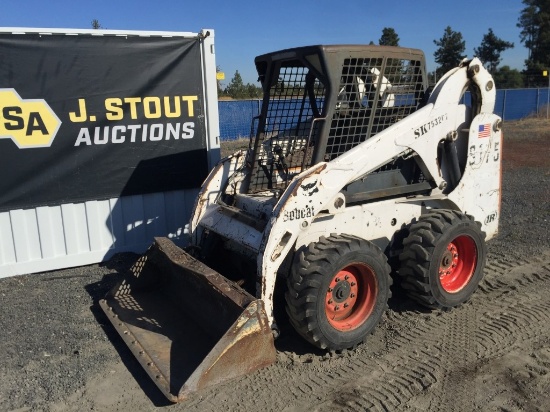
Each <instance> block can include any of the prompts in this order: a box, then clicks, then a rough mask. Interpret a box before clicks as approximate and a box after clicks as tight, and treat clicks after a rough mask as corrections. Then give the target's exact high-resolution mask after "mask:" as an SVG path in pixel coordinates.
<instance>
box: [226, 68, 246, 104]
mask: <svg viewBox="0 0 550 412" xmlns="http://www.w3.org/2000/svg"><path fill="white" fill-rule="evenodd" d="M225 94H227V95H228V96H230V97H232V98H233V99H244V98H245V97H247V96H246V87H245V85H244V83H243V78H242V77H241V74H240V73H239V71H238V70H237V71H235V75H234V76H233V78H232V79H231V81H230V82H229V84H228V85H227V87H226V88H225Z"/></svg>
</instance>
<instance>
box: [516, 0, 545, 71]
mask: <svg viewBox="0 0 550 412" xmlns="http://www.w3.org/2000/svg"><path fill="white" fill-rule="evenodd" d="M522 2H523V4H524V5H525V8H524V9H523V10H522V11H521V14H520V16H519V19H518V23H517V26H518V27H519V28H521V33H520V40H521V42H522V43H523V44H524V45H525V47H526V48H527V49H528V50H529V56H528V58H527V60H526V61H525V66H526V68H527V71H528V72H530V73H538V72H540V73H542V70H543V69H546V70H547V69H549V68H550V53H549V52H548V51H549V50H550V0H522Z"/></svg>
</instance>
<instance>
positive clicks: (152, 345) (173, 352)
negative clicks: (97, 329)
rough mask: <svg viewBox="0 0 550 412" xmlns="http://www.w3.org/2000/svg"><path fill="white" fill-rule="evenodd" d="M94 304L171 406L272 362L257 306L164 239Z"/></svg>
mask: <svg viewBox="0 0 550 412" xmlns="http://www.w3.org/2000/svg"><path fill="white" fill-rule="evenodd" d="M100 306H101V307H102V309H103V311H104V312H105V313H106V314H107V317H108V318H109V320H110V321H111V323H112V324H113V325H114V327H115V329H116V330H117V331H118V333H119V334H120V336H122V339H123V340H124V342H125V343H126V345H127V346H128V347H129V348H130V350H131V351H132V353H133V354H134V356H135V357H136V358H137V359H138V361H139V362H140V363H141V365H142V366H143V367H144V368H145V370H146V371H147V373H148V374H149V376H150V377H151V378H152V379H153V381H154V382H155V383H156V385H157V386H158V387H159V388H160V390H161V391H162V392H163V393H164V394H165V395H166V397H167V398H168V399H169V400H171V401H172V402H178V401H181V400H184V399H186V398H187V397H188V396H189V395H190V394H191V393H193V392H196V391H198V390H200V389H203V388H206V387H208V386H212V385H215V384H218V383H221V382H224V381H226V380H228V379H232V378H235V377H238V376H242V375H246V374H248V373H250V372H252V371H254V370H256V369H259V368H262V367H264V366H268V365H270V364H272V363H273V362H275V356H276V353H275V347H274V344H273V335H272V333H271V329H270V325H269V322H268V320H267V316H266V314H265V311H264V308H263V303H262V301H261V300H257V299H255V298H254V297H253V296H251V295H250V294H249V293H247V292H246V291H244V290H243V289H242V288H240V287H239V286H238V285H236V284H235V283H233V282H231V281H229V280H227V279H226V278H225V277H223V276H222V275H220V274H219V273H217V272H216V271H214V270H213V269H210V268H209V267H208V266H206V265H205V264H203V263H202V262H200V261H198V260H196V259H194V258H193V257H191V256H190V255H189V254H187V253H186V252H185V251H183V250H182V249H180V248H179V247H177V246H176V245H174V243H172V242H171V241H170V240H169V239H167V238H155V242H154V243H153V244H152V245H151V246H150V247H149V249H148V250H147V252H146V253H145V254H144V255H143V256H141V257H140V258H139V259H138V261H137V262H136V263H135V264H134V266H133V267H132V268H131V270H130V273H129V274H128V276H126V279H124V280H123V281H122V282H121V283H120V284H119V285H117V286H115V287H114V288H113V289H112V290H111V291H110V292H109V293H108V294H107V296H106V297H105V299H103V300H101V301H100Z"/></svg>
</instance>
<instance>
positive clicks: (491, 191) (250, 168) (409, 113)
mask: <svg viewBox="0 0 550 412" xmlns="http://www.w3.org/2000/svg"><path fill="white" fill-rule="evenodd" d="M255 63H256V68H257V71H258V74H259V79H260V81H261V84H262V87H263V91H264V97H263V104H262V109H261V113H260V115H259V116H258V117H257V118H255V119H253V121H252V134H251V135H252V136H251V140H250V145H249V148H248V150H244V151H240V152H238V153H235V154H234V155H232V156H230V157H228V158H225V159H223V160H222V161H221V162H220V163H219V164H218V165H217V166H216V167H215V168H214V169H213V170H212V172H211V173H210V175H209V176H208V178H207V179H206V181H205V182H204V184H203V186H202V189H201V191H200V194H199V196H198V198H197V200H196V204H195V208H194V211H193V213H192V217H191V220H190V223H189V227H188V229H189V234H190V244H189V247H187V248H186V250H185V251H184V250H181V249H179V248H177V247H176V246H175V245H174V244H173V243H172V242H171V241H170V240H168V239H165V238H158V239H156V241H155V243H154V244H153V245H152V246H151V247H150V249H149V251H148V252H147V253H146V254H145V255H144V256H142V257H141V259H139V260H138V262H137V263H136V264H135V266H134V267H133V268H132V271H131V272H132V273H130V274H129V276H128V277H127V279H125V280H124V281H123V282H122V284H120V285H119V286H117V287H116V288H114V289H113V290H112V291H111V292H110V293H109V294H108V296H107V297H106V298H105V300H103V301H102V302H101V305H102V307H103V309H104V311H105V312H106V313H107V315H108V316H109V318H110V319H111V321H112V323H113V325H114V326H115V328H116V329H117V330H118V331H119V333H120V334H121V336H122V337H123V339H124V340H125V342H126V344H127V345H128V346H129V347H130V348H131V350H132V351H133V353H134V354H135V356H136V357H137V358H138V360H139V361H140V362H141V364H142V365H143V366H144V368H145V369H146V371H147V372H148V373H149V375H150V376H151V377H152V379H153V380H154V381H155V382H156V384H157V385H158V386H159V388H160V389H161V390H162V391H163V392H164V394H165V395H166V396H167V397H168V398H169V399H171V400H172V401H180V400H183V399H185V398H186V397H188V396H189V394H191V393H192V392H194V391H197V390H200V389H201V388H204V387H207V386H210V385H213V384H216V383H220V382H223V381H225V380H227V379H230V378H233V377H236V376H240V375H243V374H246V373H249V372H251V371H253V370H255V369H258V368H261V367H264V366H266V365H269V364H271V363H273V362H274V361H275V358H276V353H275V349H274V344H273V339H274V337H276V336H277V334H278V333H279V332H278V327H277V324H276V319H275V318H274V315H273V304H274V298H273V296H274V289H275V282H276V279H277V278H279V279H280V280H281V281H282V284H283V285H285V286H286V291H285V300H286V303H285V304H286V312H287V314H288V318H289V319H290V323H291V324H292V325H293V326H294V327H295V329H296V330H297V331H298V333H299V334H300V335H301V336H303V338H305V339H306V340H308V341H309V342H311V343H312V344H313V345H315V346H317V347H319V348H325V349H327V350H341V349H345V348H352V347H354V346H356V345H357V344H359V343H360V342H362V341H363V340H364V339H365V338H366V336H367V335H368V334H369V333H370V332H371V331H372V330H373V328H374V327H375V326H376V325H377V324H378V322H379V321H380V318H381V317H382V315H383V313H384V311H385V310H386V308H387V301H388V299H389V298H390V295H391V293H390V286H391V284H392V278H391V277H390V272H392V270H391V269H390V264H392V266H393V272H394V273H395V274H396V276H397V274H398V277H397V278H398V279H400V281H399V284H400V286H401V287H402V288H403V289H404V290H405V291H406V293H407V295H408V296H409V297H410V298H412V299H414V300H415V301H417V302H419V303H420V304H422V305H425V306H427V307H430V308H451V307H454V306H457V305H460V304H461V303H463V302H465V301H466V300H468V299H469V298H470V296H471V295H472V293H473V292H474V290H475V289H476V287H477V285H478V283H479V281H480V280H481V278H482V276H483V269H484V265H485V260H486V245H485V241H486V240H488V239H491V238H492V237H494V236H495V235H496V233H497V229H498V218H499V208H500V190H501V189H500V162H501V148H502V144H501V119H500V118H499V117H498V116H496V115H494V114H493V107H494V103H495V85H494V83H493V79H492V78H491V76H490V75H489V73H488V72H487V71H486V70H485V69H484V68H483V65H482V63H481V62H480V61H479V60H478V59H476V58H474V59H472V60H464V61H463V62H462V63H461V64H460V65H459V66H458V67H456V68H455V69H453V70H450V71H449V72H448V73H447V74H445V75H444V76H443V77H442V78H441V80H440V81H439V82H438V83H437V84H436V85H435V87H434V88H433V90H431V91H429V90H428V84H427V83H428V82H427V74H426V67H425V60H424V55H423V53H422V52H421V51H419V50H415V49H406V48H396V47H380V46H357V45H353V46H311V47H301V48H295V49H289V50H283V51H280V52H275V53H270V54H266V55H262V56H259V57H257V58H256V60H255Z"/></svg>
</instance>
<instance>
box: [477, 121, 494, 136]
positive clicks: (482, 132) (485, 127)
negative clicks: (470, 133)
mask: <svg viewBox="0 0 550 412" xmlns="http://www.w3.org/2000/svg"><path fill="white" fill-rule="evenodd" d="M489 136H491V125H490V124H480V125H479V130H478V132H477V137H478V138H482V137H489Z"/></svg>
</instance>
